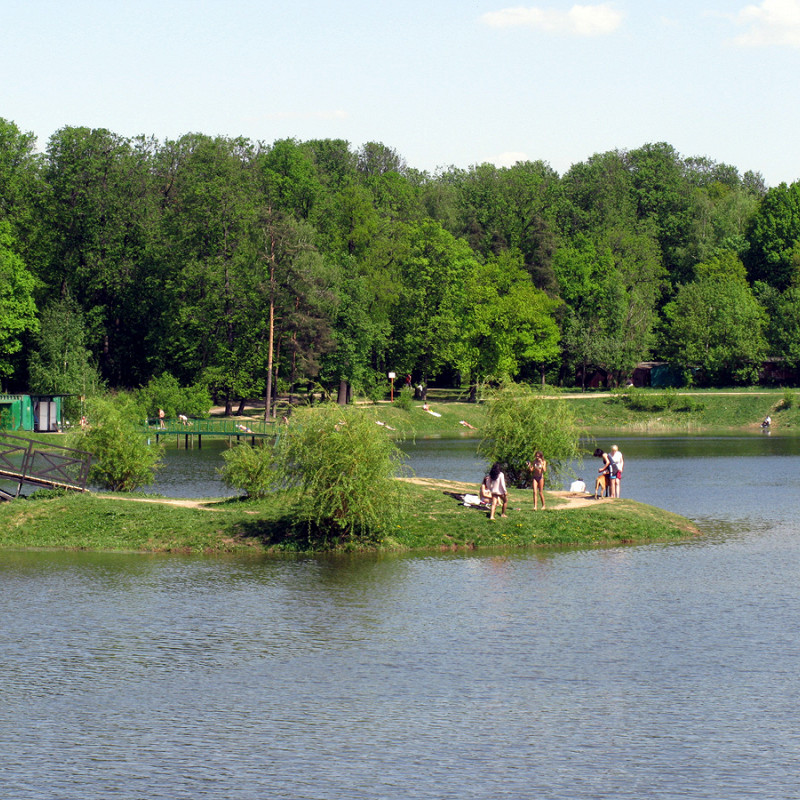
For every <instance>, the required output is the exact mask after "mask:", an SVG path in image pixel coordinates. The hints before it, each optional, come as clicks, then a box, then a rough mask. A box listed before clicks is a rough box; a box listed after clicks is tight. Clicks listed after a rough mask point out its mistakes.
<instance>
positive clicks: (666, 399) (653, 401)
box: [617, 389, 704, 414]
mask: <svg viewBox="0 0 800 800" xmlns="http://www.w3.org/2000/svg"><path fill="white" fill-rule="evenodd" d="M617 397H618V398H619V400H620V402H622V403H623V404H624V405H625V406H627V408H629V409H630V410H631V411H642V412H644V413H647V414H654V413H658V412H659V411H677V412H683V413H692V412H695V411H702V410H703V407H704V404H703V403H702V401H699V400H696V399H694V398H692V397H689V396H688V395H681V394H678V393H677V392H675V391H674V390H670V389H667V390H666V391H663V392H655V391H646V390H637V389H630V390H628V391H626V393H625V394H620V395H617Z"/></svg>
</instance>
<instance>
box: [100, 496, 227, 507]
mask: <svg viewBox="0 0 800 800" xmlns="http://www.w3.org/2000/svg"><path fill="white" fill-rule="evenodd" d="M93 496H94V497H99V498H100V499H102V500H125V501H126V502H128V503H160V504H161V505H165V506H182V507H183V508H199V509H200V510H201V511H220V509H219V508H212V506H213V505H214V504H215V503H221V502H222V500H177V499H174V498H171V497H152V498H151V497H122V496H120V495H118V494H102V493H100V492H97V493H94V494H93Z"/></svg>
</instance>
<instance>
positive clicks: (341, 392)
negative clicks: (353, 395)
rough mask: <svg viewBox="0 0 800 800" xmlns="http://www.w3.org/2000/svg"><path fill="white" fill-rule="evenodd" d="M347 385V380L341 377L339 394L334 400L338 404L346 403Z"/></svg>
mask: <svg viewBox="0 0 800 800" xmlns="http://www.w3.org/2000/svg"><path fill="white" fill-rule="evenodd" d="M347 386H348V384H347V381H346V380H345V379H344V378H342V380H340V381H339V396H338V398H337V400H336V402H337V403H338V404H339V405H340V406H346V405H347Z"/></svg>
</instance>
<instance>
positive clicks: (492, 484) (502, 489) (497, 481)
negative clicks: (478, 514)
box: [489, 463, 508, 520]
mask: <svg viewBox="0 0 800 800" xmlns="http://www.w3.org/2000/svg"><path fill="white" fill-rule="evenodd" d="M489 491H490V492H491V493H492V505H491V506H490V508H489V519H491V520H493V519H494V512H495V509H496V508H497V506H498V504H502V508H501V510H500V516H501V517H505V516H508V515H507V514H506V506H507V505H508V492H507V491H506V476H505V475H504V474H503V470H502V469H501V468H500V465H499V464H498V463H494V464H492V468H491V469H490V470H489Z"/></svg>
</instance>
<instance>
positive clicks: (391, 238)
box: [0, 119, 800, 404]
mask: <svg viewBox="0 0 800 800" xmlns="http://www.w3.org/2000/svg"><path fill="white" fill-rule="evenodd" d="M646 360H654V361H664V362H668V363H669V364H671V365H674V367H675V369H676V370H678V371H679V372H680V373H682V374H683V375H684V376H686V377H687V378H689V379H691V380H692V381H694V382H695V383H696V384H701V385H730V384H743V383H750V382H753V381H756V380H758V379H759V374H760V372H761V370H762V368H763V365H764V364H765V363H767V362H768V363H770V364H772V365H773V374H777V373H775V372H774V370H775V369H778V368H779V369H783V370H784V373H783V375H784V379H786V376H787V375H791V374H793V371H794V370H796V369H797V368H798V366H800V182H796V183H793V184H792V185H790V186H787V185H786V184H781V185H780V186H778V187H774V188H767V187H766V186H765V185H764V182H763V180H762V178H761V176H760V175H759V174H758V173H753V172H747V173H745V174H743V175H742V174H740V173H739V171H738V169H736V168H735V167H732V166H729V165H727V164H722V163H717V162H715V161H712V160H710V159H709V158H706V157H689V158H687V157H683V156H681V155H680V154H678V153H677V152H676V151H675V149H674V148H673V147H671V146H670V145H669V144H665V143H657V144H646V145H644V146H642V147H640V148H638V149H636V150H615V151H611V152H606V153H600V154H597V155H594V156H592V157H591V158H589V159H588V160H587V161H585V162H582V163H579V164H575V165H574V166H573V167H572V168H571V169H570V170H569V171H568V172H566V173H565V174H564V175H561V176H559V175H558V174H557V173H556V172H555V171H554V170H552V169H551V168H550V167H549V166H548V165H547V164H546V163H543V162H541V161H536V162H521V163H517V164H516V165H515V166H513V167H508V168H498V167H495V166H492V165H489V164H481V165H478V166H473V167H470V168H469V169H456V168H451V169H445V170H441V171H439V172H437V173H436V174H434V175H431V174H428V173H425V172H420V171H418V170H415V169H413V168H412V167H410V166H408V165H407V164H406V163H405V162H404V160H403V158H402V157H401V156H400V155H399V154H398V153H397V152H395V151H394V150H393V149H392V148H391V147H388V146H386V145H384V144H380V143H367V144H365V145H363V146H361V147H360V148H358V149H353V148H351V145H350V144H349V143H348V142H346V141H342V140H336V139H320V140H312V141H295V140H280V141H276V142H274V143H272V144H263V143H258V142H252V141H249V140H247V139H244V138H226V137H213V136H207V135H203V134H196V133H193V134H187V135H186V136H183V137H181V138H180V139H178V140H177V141H169V140H167V141H164V142H160V141H157V140H156V139H153V138H145V137H140V138H133V139H130V138H126V137H122V136H118V135H115V134H114V133H112V132H110V131H108V130H104V129H99V130H90V129H88V128H79V127H66V128H63V129H61V130H59V131H57V132H56V133H55V134H53V136H52V137H51V138H50V140H49V142H48V144H47V146H46V148H45V150H44V152H39V151H37V148H36V137H35V136H34V135H33V134H31V133H25V132H23V131H21V130H20V129H19V128H18V127H17V126H16V125H15V124H14V123H13V122H10V121H6V120H3V119H0V383H1V384H2V388H3V389H4V390H6V391H9V390H23V389H29V390H31V391H34V392H43V393H44V392H53V393H75V394H86V393H89V392H91V391H92V390H93V389H96V388H97V387H100V386H104V387H108V388H133V387H139V386H143V385H146V384H147V383H148V382H149V381H151V380H152V379H153V378H156V377H158V376H164V375H165V374H167V375H169V376H173V377H174V378H175V379H177V381H179V382H180V383H181V385H184V386H190V385H204V386H206V387H208V389H209V390H210V392H211V393H212V394H213V395H214V396H215V397H216V398H217V399H218V400H220V401H222V402H227V403H228V404H231V403H233V402H235V401H237V400H239V399H241V398H245V397H256V396H262V397H263V396H265V394H266V396H271V395H272V394H273V393H274V392H275V391H276V390H278V389H280V390H286V389H289V388H290V387H294V386H300V385H311V383H313V384H314V385H317V386H321V387H326V388H327V389H330V390H333V391H335V390H338V389H339V387H340V386H341V387H348V388H349V389H351V390H352V391H355V392H357V393H363V394H366V395H368V396H370V395H372V396H377V395H378V394H382V393H383V392H384V391H385V389H386V374H387V372H388V371H394V372H396V373H397V375H398V376H403V377H404V376H405V375H406V374H410V375H412V376H413V379H414V382H415V383H417V382H423V383H436V382H439V383H441V384H446V385H457V386H465V387H467V386H469V385H474V384H475V383H478V382H483V381H495V380H502V379H504V378H513V379H516V380H522V381H529V382H533V381H537V382H538V381H542V380H546V381H547V382H548V383H551V384H553V385H564V386H572V385H576V384H577V385H580V384H581V382H583V381H585V380H586V376H587V375H589V374H592V373H593V372H598V371H602V374H603V375H604V376H606V377H607V378H608V379H609V380H610V381H611V382H612V383H618V382H620V381H625V380H626V379H627V378H628V377H629V376H630V375H631V374H632V370H633V369H634V367H635V365H636V364H637V363H638V362H641V361H646Z"/></svg>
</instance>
